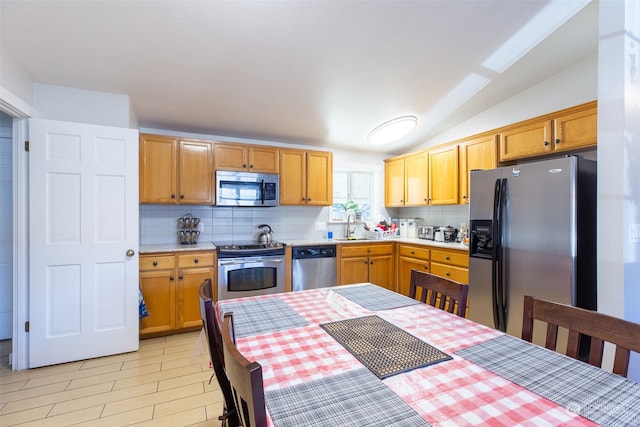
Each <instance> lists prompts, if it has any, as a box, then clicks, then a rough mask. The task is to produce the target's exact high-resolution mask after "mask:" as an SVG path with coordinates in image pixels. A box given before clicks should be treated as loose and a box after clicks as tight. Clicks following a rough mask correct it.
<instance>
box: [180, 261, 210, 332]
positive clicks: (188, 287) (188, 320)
mask: <svg viewBox="0 0 640 427" xmlns="http://www.w3.org/2000/svg"><path fill="white" fill-rule="evenodd" d="M205 279H212V280H213V269H212V268H206V267H205V268H185V269H181V270H178V282H177V287H176V293H177V304H176V305H177V308H178V309H177V313H178V315H177V327H178V328H179V329H181V328H201V327H202V317H200V301H199V299H198V288H200V285H201V284H202V282H204V281H205Z"/></svg>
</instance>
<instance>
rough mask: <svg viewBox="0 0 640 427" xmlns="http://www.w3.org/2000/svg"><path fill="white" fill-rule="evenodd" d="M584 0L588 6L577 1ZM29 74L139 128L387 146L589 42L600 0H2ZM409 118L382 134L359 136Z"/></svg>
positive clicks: (524, 81) (8, 40)
mask: <svg viewBox="0 0 640 427" xmlns="http://www.w3.org/2000/svg"><path fill="white" fill-rule="evenodd" d="M585 4H586V6H585ZM0 15H1V25H2V29H1V33H0V37H1V38H0V40H1V42H2V46H3V47H4V48H5V49H7V50H8V51H9V52H10V53H11V55H12V56H14V57H15V58H16V60H17V61H18V62H19V63H20V64H21V66H22V67H23V69H24V70H25V72H26V73H27V74H28V75H29V76H30V77H31V79H32V80H33V81H34V82H38V83H45V84H52V85H59V86H70V87H74V88H79V89H86V90H95V91H103V92H111V93H118V94H127V95H128V96H129V97H130V99H131V104H132V107H133V110H134V112H135V114H136V116H137V118H138V120H139V123H140V125H141V127H145V128H158V129H171V130H176V131H183V132H193V133H204V134H211V135H221V136H229V137H236V138H250V139H263V140H268V141H280V142H289V143H298V144H308V145H313V146H319V147H326V148H346V149H355V150H369V151H377V152H385V153H389V154H394V153H395V154H397V153H400V152H403V151H406V150H408V149H410V148H411V147H412V146H415V145H418V144H420V143H422V142H424V141H426V140H427V139H429V138H431V137H433V136H435V135H437V134H438V133H440V132H442V131H444V130H446V129H448V128H449V127H452V126H455V125H456V124H459V123H461V122H463V121H464V120H466V119H468V118H469V117H471V116H473V115H476V114H478V113H480V112H482V111H484V110H486V109H487V108H489V107H491V106H492V105H495V104H497V103H499V102H501V101H503V100H505V99H507V98H509V97H511V96H513V95H514V94H516V93H518V92H520V91H522V90H524V89H526V88H527V87H530V86H532V85H535V84H536V83H538V82H540V81H542V80H544V79H546V78H548V77H549V76H551V75H553V74H556V73H558V72H559V71H561V70H563V69H565V68H567V67H569V66H571V65H573V64H575V63H576V62H578V61H580V60H582V59H584V58H585V57H587V56H589V55H592V54H593V53H594V52H596V50H597V34H598V31H597V30H598V28H597V26H598V18H597V3H595V2H594V3H589V4H587V3H585V2H584V1H578V0H576V1H573V0H556V1H551V2H549V1H542V0H531V1H528V0H522V1H509V0H455V1H448V0H444V1H437V0H425V1H346V0H345V1H313V0H312V1H294V0H291V1H214V0H209V1H202V0H201V1H66V0H58V1H13V0H2V1H1V2H0ZM404 114H413V115H415V116H417V117H418V127H417V128H416V129H415V131H414V132H412V133H411V134H409V135H408V136H406V137H404V138H403V139H401V140H400V141H398V143H397V144H393V145H391V146H370V145H368V144H367V142H366V138H367V135H368V133H369V132H370V131H371V130H372V129H373V128H375V127H376V126H378V125H379V124H380V123H382V122H384V121H387V120H389V119H392V118H394V117H396V116H399V115H404Z"/></svg>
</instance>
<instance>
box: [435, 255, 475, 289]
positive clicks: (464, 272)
mask: <svg viewBox="0 0 640 427" xmlns="http://www.w3.org/2000/svg"><path fill="white" fill-rule="evenodd" d="M431 273H432V274H435V275H436V276H440V277H445V278H447V279H451V280H454V281H456V282H460V283H465V284H469V252H468V251H466V250H455V249H442V248H437V249H431Z"/></svg>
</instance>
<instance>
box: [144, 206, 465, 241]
mask: <svg viewBox="0 0 640 427" xmlns="http://www.w3.org/2000/svg"><path fill="white" fill-rule="evenodd" d="M329 209H330V208H329V207H316V206H278V207H275V208H227V207H213V206H188V205H176V206H173V205H141V206H140V244H141V245H154V244H168V243H177V242H178V236H177V231H178V223H177V219H178V218H180V217H183V216H185V215H186V214H192V215H193V216H194V217H197V218H200V220H201V222H202V223H203V224H204V230H203V231H202V232H201V234H200V237H199V238H198V241H199V242H212V241H218V242H222V241H232V240H235V241H239V240H255V239H257V237H258V234H259V233H260V230H258V225H260V224H269V225H270V226H271V228H272V230H273V239H274V240H299V239H304V240H321V239H324V238H325V237H326V235H327V231H328V230H332V231H333V232H334V236H336V237H341V236H342V234H343V233H344V224H340V223H327V220H328V218H329ZM385 216H387V217H392V218H422V219H423V221H422V224H423V225H451V226H453V227H456V228H458V227H459V226H460V223H462V222H464V223H468V220H469V207H468V206H466V205H464V206H463V205H450V206H430V207H412V208H395V209H388V210H387V211H385ZM317 222H318V223H324V224H325V226H326V229H325V230H316V229H315V228H316V227H315V226H316V223H317ZM363 232H364V231H363V230H362V227H357V231H356V235H360V234H362V233H363Z"/></svg>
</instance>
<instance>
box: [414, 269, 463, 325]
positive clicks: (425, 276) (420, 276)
mask: <svg viewBox="0 0 640 427" xmlns="http://www.w3.org/2000/svg"><path fill="white" fill-rule="evenodd" d="M418 288H420V289H421V291H422V292H421V296H420V301H421V302H424V303H427V304H429V305H432V306H434V307H438V308H439V309H441V310H446V311H448V312H449V313H454V312H455V314H457V315H458V316H461V317H464V316H465V312H466V311H467V295H468V292H469V286H468V285H465V284H464V283H458V282H454V281H453V280H449V279H445V278H443V277H439V276H434V275H433V274H429V273H425V272H423V271H419V270H411V283H410V287H409V297H410V298H414V299H415V298H416V293H417V290H418ZM454 310H455V311H454Z"/></svg>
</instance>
